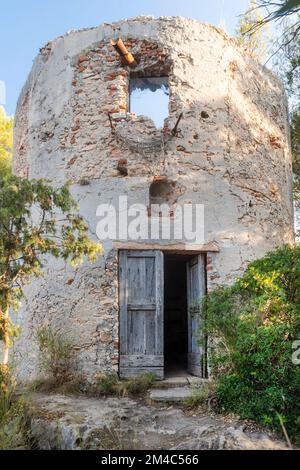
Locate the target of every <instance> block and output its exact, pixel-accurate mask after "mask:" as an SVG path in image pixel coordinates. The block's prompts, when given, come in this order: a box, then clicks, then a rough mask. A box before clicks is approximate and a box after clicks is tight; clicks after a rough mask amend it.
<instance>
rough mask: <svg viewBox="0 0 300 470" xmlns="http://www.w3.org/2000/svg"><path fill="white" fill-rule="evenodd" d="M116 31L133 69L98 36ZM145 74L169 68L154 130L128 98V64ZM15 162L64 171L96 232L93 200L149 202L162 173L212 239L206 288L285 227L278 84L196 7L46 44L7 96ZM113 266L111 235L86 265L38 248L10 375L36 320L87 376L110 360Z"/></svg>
mask: <svg viewBox="0 0 300 470" xmlns="http://www.w3.org/2000/svg"><path fill="white" fill-rule="evenodd" d="M119 36H120V37H122V39H123V40H124V42H125V44H126V45H127V47H128V48H129V49H130V52H132V53H133V55H134V56H135V57H136V58H137V59H138V62H139V64H138V67H137V68H136V69H134V70H133V71H130V70H129V69H128V68H126V67H124V66H122V65H121V64H120V60H119V57H118V54H117V53H116V52H115V50H114V49H113V48H112V46H111V45H110V39H112V38H114V39H115V38H117V37H119ZM143 75H144V76H149V75H151V76H162V75H168V76H169V87H170V104H169V117H168V119H166V121H165V125H164V128H163V129H162V130H158V129H156V128H155V126H154V123H153V122H152V121H151V120H150V119H149V118H148V117H147V116H135V115H133V114H130V113H129V112H128V111H129V110H128V89H129V80H130V76H134V77H136V76H143ZM181 112H183V118H182V120H181V122H180V125H179V129H178V133H177V135H176V136H172V135H171V132H170V130H171V129H173V127H174V125H175V123H176V121H177V118H178V116H179V114H180V113H181ZM109 115H110V117H111V121H110V119H109ZM14 167H15V171H16V173H17V174H20V175H22V176H28V177H29V178H37V177H38V178H40V177H45V178H48V179H51V180H52V181H53V182H54V183H55V184H60V183H63V182H65V181H66V180H70V181H71V182H72V183H73V185H72V192H73V194H74V197H75V198H76V199H77V201H78V203H79V205H80V210H81V213H82V215H83V216H84V217H85V219H86V220H87V222H88V224H89V227H90V234H91V236H92V237H94V238H96V235H95V231H96V224H97V217H96V208H97V206H98V205H99V204H100V203H112V204H116V203H117V200H118V197H119V196H120V195H127V196H128V199H129V203H144V204H146V205H148V204H149V189H150V186H151V183H152V182H153V181H154V180H157V179H160V178H164V179H165V180H166V181H167V182H169V183H170V185H173V187H174V192H176V194H175V195H174V197H173V198H171V199H172V200H173V201H174V204H180V205H181V204H187V203H198V204H204V206H205V244H214V245H215V246H217V247H218V249H219V252H218V253H208V255H207V262H208V265H207V276H208V289H209V290H211V289H213V288H214V287H215V286H216V285H219V284H222V283H224V282H229V283H230V282H232V281H233V280H234V278H235V277H236V276H238V275H240V274H241V273H242V272H243V271H244V269H245V268H246V266H247V265H248V263H249V262H250V261H251V260H253V259H255V258H258V257H261V256H263V255H264V254H265V253H266V252H267V251H269V250H271V249H273V248H275V247H276V246H279V245H281V244H283V243H293V240H294V233H293V207H292V202H291V201H292V171H291V158H290V146H289V129H288V124H287V104H286V100H285V96H284V91H283V88H282V85H281V83H280V81H279V80H278V79H277V78H276V77H275V76H273V75H272V74H271V72H269V71H268V70H267V69H266V68H263V67H262V66H261V65H259V64H258V63H257V61H256V60H255V59H254V58H253V57H251V56H250V55H249V54H248V53H246V52H245V51H244V50H243V49H242V48H240V47H239V46H237V44H236V43H235V41H234V40H233V39H230V38H229V37H228V36H227V35H226V34H225V33H224V32H223V31H221V30H218V29H216V28H214V27H212V26H210V25H206V24H202V23H200V22H198V21H194V20H184V19H182V18H168V17H164V18H159V19H154V18H151V17H139V18H134V19H131V20H126V21H120V22H118V23H115V24H112V25H109V24H104V25H102V26H100V27H99V28H94V29H90V30H82V31H77V32H71V33H69V34H67V35H65V36H64V37H60V38H57V39H56V40H54V41H53V42H51V43H49V44H47V45H46V46H45V48H43V49H42V50H41V52H40V54H39V56H38V57H37V59H36V61H35V63H34V66H33V69H32V72H31V74H30V76H29V78H28V81H27V83H26V85H25V87H24V89H23V92H22V94H21V97H20V100H19V105H18V110H17V115H16V134H15V151H14ZM117 271H118V253H117V250H116V249H114V248H113V244H112V243H106V244H105V254H104V256H103V257H102V258H101V259H99V260H98V261H97V262H96V263H95V264H94V265H84V266H82V267H79V268H77V269H75V270H73V269H71V268H70V267H68V266H66V265H64V264H63V263H61V262H55V263H54V262H53V261H52V260H49V264H48V267H47V268H46V271H45V277H44V278H43V279H42V280H35V281H33V283H32V285H31V286H30V288H29V289H28V290H27V299H28V301H27V303H26V304H24V306H23V307H22V309H21V311H20V312H19V322H20V323H21V325H22V327H23V333H22V336H21V338H20V341H19V342H18V345H17V347H16V349H15V354H16V356H17V358H18V363H19V364H20V376H21V377H23V378H24V379H28V377H34V376H35V375H36V374H37V345H36V340H35V332H36V328H37V327H38V326H40V325H42V324H44V323H49V324H52V325H54V326H55V327H56V328H57V329H58V330H59V331H62V332H63V333H64V334H65V335H66V336H68V337H70V338H72V340H73V341H74V345H75V349H76V352H77V367H78V369H80V370H81V371H83V372H84V373H85V374H86V375H87V376H88V377H92V376H94V374H96V373H97V372H99V371H112V370H115V371H116V370H118V351H119V344H118V341H119V337H118V335H119V333H118V331H119V324H118V276H117Z"/></svg>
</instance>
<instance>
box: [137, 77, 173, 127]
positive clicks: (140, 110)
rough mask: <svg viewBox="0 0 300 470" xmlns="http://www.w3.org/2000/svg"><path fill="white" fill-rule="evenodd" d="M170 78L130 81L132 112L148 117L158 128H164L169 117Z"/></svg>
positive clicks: (139, 78)
mask: <svg viewBox="0 0 300 470" xmlns="http://www.w3.org/2000/svg"><path fill="white" fill-rule="evenodd" d="M169 95H170V93H169V79H168V77H138V78H131V79H130V103H129V107H130V112H131V113H135V114H137V115H138V116H141V115H143V116H147V117H149V118H150V119H152V121H153V122H154V124H155V126H156V127H157V128H162V127H163V126H164V121H165V119H166V118H167V117H168V116H169Z"/></svg>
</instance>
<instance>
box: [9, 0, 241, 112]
mask: <svg viewBox="0 0 300 470" xmlns="http://www.w3.org/2000/svg"><path fill="white" fill-rule="evenodd" d="M248 3H249V1H248V0H211V1H207V0H111V1H109V0H42V1H41V0H26V1H24V0H1V23H0V24H1V26H0V81H1V80H2V81H4V82H5V84H6V105H5V109H6V111H7V113H8V114H13V113H14V111H15V106H16V102H17V99H18V95H19V93H20V91H21V88H22V86H23V84H24V82H25V80H26V77H27V75H28V73H29V71H30V69H31V66H32V61H33V59H34V58H35V56H36V55H37V53H38V51H39V48H40V47H42V46H43V45H44V44H45V43H47V42H48V41H49V40H51V39H53V38H55V37H56V36H59V35H61V34H64V33H65V32H66V31H68V30H70V29H78V28H86V27H91V26H97V25H99V24H101V23H103V22H112V21H117V20H119V19H122V18H130V17H132V16H137V15H141V14H146V15H153V16H170V15H179V16H184V17H187V18H195V19H199V20H202V21H206V22H209V23H212V24H214V25H217V26H218V25H219V24H220V21H221V19H223V21H225V25H226V30H227V31H228V32H229V33H230V34H233V33H234V30H235V27H236V24H237V21H238V18H237V17H238V15H239V14H241V13H243V12H244V11H245V10H246V8H247V6H248Z"/></svg>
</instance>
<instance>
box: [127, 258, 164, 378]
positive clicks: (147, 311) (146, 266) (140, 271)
mask: <svg viewBox="0 0 300 470" xmlns="http://www.w3.org/2000/svg"><path fill="white" fill-rule="evenodd" d="M163 266H164V265H163V253H162V252H160V251H157V250H155V251H120V255H119V269H120V273H119V283H120V287H119V304H120V376H121V377H122V378H127V377H135V376H138V375H141V374H144V373H148V372H153V373H154V374H155V375H156V376H157V378H160V379H161V378H163V375H164V355H163V354H164V352H163V349H164V348H163V337H164V335H163V279H164V274H163V273H164V267H163Z"/></svg>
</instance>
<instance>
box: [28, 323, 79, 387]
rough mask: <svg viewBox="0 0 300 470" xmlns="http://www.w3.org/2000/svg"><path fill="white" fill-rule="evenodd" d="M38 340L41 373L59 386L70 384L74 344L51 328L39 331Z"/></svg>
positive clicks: (45, 327) (47, 327)
mask: <svg viewBox="0 0 300 470" xmlns="http://www.w3.org/2000/svg"><path fill="white" fill-rule="evenodd" d="M37 339H38V346H39V350H40V357H39V360H40V368H41V371H42V372H44V373H45V374H47V375H49V376H50V377H52V378H53V379H54V381H55V383H56V384H57V385H61V384H63V383H65V382H70V381H71V380H72V378H73V375H72V368H73V359H74V355H73V348H72V343H71V342H69V341H67V340H66V339H64V338H63V336H62V335H61V334H59V333H57V332H56V331H54V330H53V329H52V328H51V327H49V326H44V327H42V328H40V329H39V330H38V331H37Z"/></svg>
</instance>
